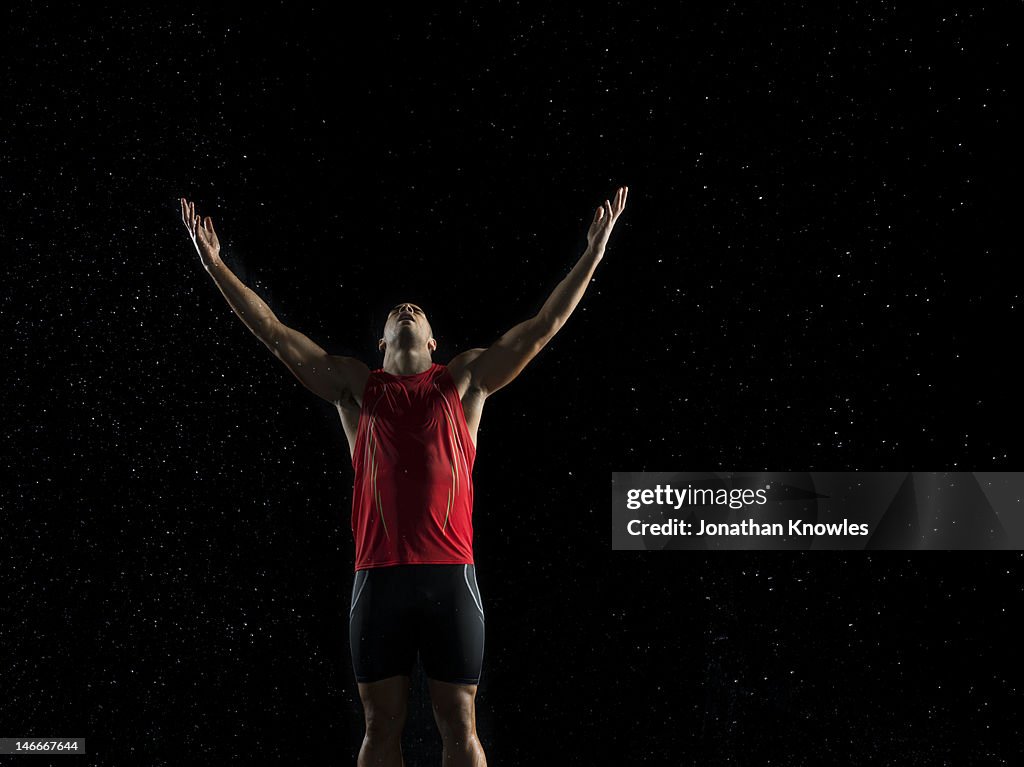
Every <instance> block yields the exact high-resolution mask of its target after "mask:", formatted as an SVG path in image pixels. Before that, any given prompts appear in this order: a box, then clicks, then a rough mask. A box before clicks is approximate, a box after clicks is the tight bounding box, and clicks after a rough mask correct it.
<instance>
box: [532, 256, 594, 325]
mask: <svg viewBox="0 0 1024 767" xmlns="http://www.w3.org/2000/svg"><path fill="white" fill-rule="evenodd" d="M603 257H604V252H603V250H595V249H592V248H589V247H588V248H587V249H586V250H585V251H584V253H583V255H582V256H580V259H579V261H577V262H576V265H575V266H574V267H573V268H572V271H570V272H569V274H567V275H566V276H565V277H564V278H563V279H562V281H561V282H559V283H558V285H557V286H556V287H555V289H554V290H553V291H552V292H551V295H550V296H549V297H548V300H547V301H545V302H544V306H542V307H541V310H540V311H539V312H538V313H537V317H538V318H540V319H541V320H542V321H543V322H545V323H546V324H548V325H550V326H551V328H553V329H554V330H557V329H558V328H560V327H561V326H562V325H563V324H564V323H565V321H566V320H567V319H569V315H570V314H572V313H573V310H574V309H575V308H576V305H577V304H578V303H579V302H580V299H581V298H583V294H584V293H585V292H586V290H587V286H588V285H589V284H590V280H591V278H592V277H593V276H594V270H595V269H597V265H598V263H600V261H601V259H602V258H603Z"/></svg>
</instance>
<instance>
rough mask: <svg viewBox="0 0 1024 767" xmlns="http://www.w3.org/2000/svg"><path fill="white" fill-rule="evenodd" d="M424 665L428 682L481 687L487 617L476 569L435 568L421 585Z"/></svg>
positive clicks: (455, 566)
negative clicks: (429, 680)
mask: <svg viewBox="0 0 1024 767" xmlns="http://www.w3.org/2000/svg"><path fill="white" fill-rule="evenodd" d="M421 588H422V591H421V595H420V598H421V605H420V608H421V612H420V620H419V634H420V661H421V663H422V664H423V672H424V674H426V676H427V678H428V679H433V680H436V681H439V682H449V683H452V684H479V682H480V675H481V672H482V669H483V659H484V628H485V614H484V607H483V600H482V598H481V597H480V589H479V586H478V585H477V582H476V567H474V566H473V565H439V566H436V567H432V568H431V570H430V571H429V572H426V573H425V577H424V578H423V579H422V581H421Z"/></svg>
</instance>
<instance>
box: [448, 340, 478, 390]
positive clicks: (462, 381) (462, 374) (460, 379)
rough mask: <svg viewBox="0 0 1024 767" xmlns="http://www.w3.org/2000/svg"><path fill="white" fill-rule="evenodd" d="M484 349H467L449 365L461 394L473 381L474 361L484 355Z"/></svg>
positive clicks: (449, 370)
mask: <svg viewBox="0 0 1024 767" xmlns="http://www.w3.org/2000/svg"><path fill="white" fill-rule="evenodd" d="M484 351H485V350H484V349H467V350H466V351H464V352H462V353H461V354H458V355H456V356H455V357H453V358H452V361H451V362H449V363H448V365H447V368H448V372H449V373H450V374H451V376H452V378H453V379H454V381H455V385H456V386H457V387H458V389H459V392H460V393H465V391H466V389H467V388H469V385H470V383H471V380H472V374H473V368H472V366H473V361H474V360H475V359H476V358H477V357H479V356H480V355H481V354H483V353H484Z"/></svg>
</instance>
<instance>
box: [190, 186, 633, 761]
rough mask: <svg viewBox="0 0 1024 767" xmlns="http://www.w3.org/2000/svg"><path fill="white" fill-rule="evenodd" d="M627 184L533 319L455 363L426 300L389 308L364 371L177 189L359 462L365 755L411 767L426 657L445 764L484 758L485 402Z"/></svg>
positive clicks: (262, 333)
mask: <svg viewBox="0 0 1024 767" xmlns="http://www.w3.org/2000/svg"><path fill="white" fill-rule="evenodd" d="M628 190H629V188H628V187H625V186H623V187H620V188H619V189H618V190H617V191H616V193H615V199H614V201H611V200H605V201H604V204H603V205H599V206H598V207H597V209H596V210H595V212H594V218H593V220H592V221H591V224H590V229H589V231H588V232H587V249H586V251H585V252H584V253H583V255H582V256H581V257H580V259H579V261H578V262H577V263H576V265H575V266H574V267H573V268H572V270H571V271H570V272H569V274H568V275H567V276H566V277H565V278H564V279H563V280H562V281H561V282H560V283H559V284H558V286H557V287H556V288H555V289H554V291H553V292H552V293H551V295H550V297H549V298H548V299H547V301H546V302H545V303H544V305H543V306H542V307H541V309H540V311H539V312H538V313H537V315H536V316H535V317H531V318H530V319H528V320H526V321H524V322H521V323H519V324H518V325H516V326H515V327H514V328H512V329H511V330H510V331H508V332H507V333H505V334H504V335H503V336H501V338H499V339H498V340H497V341H495V342H494V343H493V344H491V346H490V347H488V348H486V349H469V350H468V351H465V352H463V353H462V354H459V355H457V356H456V357H455V358H454V359H452V360H451V362H449V363H448V364H447V365H440V364H438V363H436V362H434V361H433V359H432V356H431V355H432V353H433V352H434V350H435V349H436V348H437V342H436V341H435V340H434V337H433V330H432V328H431V326H430V323H429V322H428V320H427V317H426V314H425V312H424V311H423V309H422V308H421V307H419V306H417V305H416V304H412V303H400V304H397V305H396V306H394V307H393V308H392V309H391V311H390V313H389V314H388V317H387V320H386V322H385V325H384V335H383V337H382V338H381V339H380V341H379V343H378V348H379V349H380V350H381V351H383V352H384V363H383V365H382V367H380V368H377V369H376V370H372V371H371V370H370V369H369V368H368V367H367V366H366V365H365V364H364V363H363V362H361V361H360V360H357V359H355V358H353V357H346V356H338V355H333V354H328V353H327V352H325V351H324V350H323V349H322V348H320V346H318V345H317V344H316V343H314V342H313V341H311V340H310V339H309V338H307V337H306V336H305V335H303V334H302V333H300V332H298V331H297V330H294V329H293V328H290V327H287V326H285V325H284V324H282V323H281V322H280V321H279V320H278V319H277V317H276V316H275V315H274V313H273V312H272V311H271V310H270V308H269V307H268V306H267V305H266V304H265V303H264V302H263V301H262V300H261V299H260V298H259V296H257V295H256V294H255V293H254V292H253V291H252V290H250V289H249V288H248V287H246V286H245V285H244V284H242V283H241V282H240V281H239V280H238V278H237V277H236V276H235V275H234V274H233V273H232V272H231V271H230V270H229V269H228V268H227V267H226V266H225V265H224V263H223V261H221V259H220V243H219V241H218V238H217V234H216V232H215V231H214V228H213V221H212V220H211V219H210V217H209V216H207V217H206V218H205V219H203V218H202V217H200V216H199V215H197V214H196V211H195V204H194V203H190V202H188V201H187V200H185V199H184V198H182V199H181V215H182V220H183V221H184V222H185V225H186V226H187V228H188V231H189V234H190V235H191V236H192V241H193V243H194V244H195V246H196V249H197V250H198V252H199V256H200V259H201V261H202V264H203V266H204V267H205V268H206V270H207V272H208V273H209V274H210V276H211V277H212V278H213V279H214V281H215V282H216V284H217V287H218V288H219V289H220V291H221V293H222V294H223V295H224V298H225V299H226V300H227V302H228V304H229V305H230V306H231V308H232V309H233V310H234V311H235V313H236V314H237V315H238V316H239V318H240V319H241V320H242V322H244V323H245V325H246V326H247V327H248V328H249V330H251V331H252V332H253V334H255V335H256V337H257V338H259V339H260V340H261V341H262V342H263V343H264V344H265V345H266V346H267V347H268V348H269V349H270V350H271V351H272V352H273V353H274V355H275V356H276V357H277V358H278V359H279V360H281V361H282V362H283V363H284V364H285V365H286V366H287V367H288V369H289V370H290V371H291V372H292V373H293V374H294V375H295V377H296V378H297V379H298V380H299V381H300V382H302V384H303V385H304V386H306V387H307V388H309V389H310V390H311V391H312V392H313V393H315V394H317V395H319V396H320V397H322V398H324V399H325V400H327V401H328V402H330V403H332V404H333V405H335V407H337V409H338V414H339V416H340V418H341V423H342V426H343V428H344V430H345V435H346V437H347V438H348V444H349V450H350V453H351V455H352V466H353V469H354V471H355V482H354V488H353V499H352V532H353V536H354V538H355V549H356V558H355V577H354V580H353V586H352V601H351V607H350V611H349V635H350V641H351V649H352V665H353V670H354V671H355V676H356V681H357V683H358V686H359V696H360V698H361V699H362V702H363V709H364V714H365V719H366V735H365V737H364V739H363V744H362V747H361V749H360V751H359V759H358V763H357V764H358V765H359V766H362V765H396V766H399V765H403V764H404V762H403V760H402V750H401V734H402V728H403V726H404V724H405V717H406V704H407V701H408V695H409V688H410V681H411V673H412V667H413V664H414V662H415V659H416V656H417V653H418V654H419V658H420V662H421V663H422V666H423V670H424V673H425V675H426V677H427V680H428V684H429V687H430V698H431V702H432V705H433V710H434V716H435V719H436V721H437V725H438V728H439V730H440V731H441V736H442V741H443V743H444V754H443V763H444V764H445V765H474V766H477V765H486V760H485V757H484V752H483V747H482V746H481V744H480V740H479V738H478V737H477V733H476V704H475V700H476V691H477V685H478V683H479V681H480V673H481V668H482V664H483V650H484V618H485V616H484V609H483V601H482V599H481V595H480V589H479V586H478V585H477V581H476V567H475V564H474V561H473V525H472V513H473V482H472V472H473V463H474V460H475V458H476V434H477V429H478V427H479V425H480V415H481V413H482V411H483V405H484V400H486V399H487V397H489V396H490V395H492V394H494V392H496V391H498V390H499V389H501V388H502V387H503V386H505V385H506V384H508V383H509V382H510V381H512V380H513V379H514V378H515V377H516V376H518V375H519V373H520V372H521V371H522V370H523V368H524V367H526V365H527V364H528V363H529V362H530V360H532V359H533V358H534V357H535V356H536V355H537V353H538V352H540V350H541V349H543V348H544V346H545V345H546V344H547V343H548V342H549V341H550V340H551V338H552V337H553V336H554V335H555V333H557V332H558V331H559V329H560V328H561V327H562V325H564V324H565V322H566V320H567V319H568V318H569V315H570V314H572V312H573V310H574V309H575V308H576V305H577V304H578V303H579V301H580V299H581V298H582V297H583V293H584V291H585V290H586V288H587V285H588V284H589V283H590V279H591V277H592V276H593V274H594V270H595V269H596V268H597V265H598V263H600V261H601V259H602V258H603V257H604V252H605V247H606V246H607V244H608V238H609V236H610V235H611V232H612V229H613V227H614V226H615V222H616V221H617V220H618V218H619V216H620V215H621V214H622V211H623V209H624V208H625V205H626V195H627V193H628Z"/></svg>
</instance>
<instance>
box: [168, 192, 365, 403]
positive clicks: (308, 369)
mask: <svg viewBox="0 0 1024 767" xmlns="http://www.w3.org/2000/svg"><path fill="white" fill-rule="evenodd" d="M181 218H182V221H184V222H185V226H186V228H187V229H188V232H189V235H190V236H191V237H192V243H193V244H194V245H195V246H196V250H197V251H198V252H199V258H200V261H202V264H203V267H204V268H205V269H206V271H207V272H208V273H209V275H210V276H211V277H212V278H213V281H214V282H215V283H216V284H217V287H218V288H219V289H220V292H221V294H223V296H224V298H225V300H226V301H227V302H228V305H229V306H230V307H231V308H232V309H233V310H234V312H235V314H237V315H238V317H239V319H241V320H242V322H243V323H244V324H245V326H246V327H247V328H249V330H250V331H252V333H253V335H255V336H256V337H257V338H258V339H260V341H262V342H263V343H264V344H265V345H266V346H267V348H268V349H270V351H271V352H272V353H273V354H274V356H275V357H277V358H278V359H279V360H281V362H283V363H284V364H285V366H286V367H287V368H288V370H290V371H291V373H292V374H293V375H294V376H295V377H296V378H297V379H298V380H299V382H300V383H302V385H303V386H305V387H306V388H308V389H309V390H310V391H312V392H313V393H314V394H316V395H318V396H320V397H322V398H323V399H325V400H327V401H328V402H331V403H335V404H337V403H338V402H340V401H342V400H345V399H347V398H348V397H349V396H351V394H352V391H353V385H354V383H355V382H356V381H358V380H360V376H362V378H363V379H364V380H365V376H366V375H369V369H368V368H367V367H366V365H365V364H364V363H363V362H361V361H360V360H357V359H355V358H354V357H344V356H338V355H333V354H328V353H327V352H325V351H324V350H323V349H322V348H320V346H319V345H318V344H316V343H315V342H313V341H311V340H310V339H309V338H307V337H306V336H305V335H303V334H302V333H300V332H299V331H297V330H295V329H293V328H290V327H288V326H287V325H285V324H284V323H282V322H281V321H280V320H279V319H278V318H277V316H276V315H275V314H274V312H272V311H271V309H270V307H269V306H267V304H266V303H265V302H264V301H263V299H261V298H260V297H259V296H258V295H256V293H254V292H253V291H252V290H251V289H249V288H248V287H247V286H246V285H245V284H244V283H242V281H241V280H239V279H238V277H236V276H235V274H234V273H233V272H232V271H231V270H230V269H228V267H227V266H226V265H225V264H224V262H223V261H222V260H221V258H220V241H219V240H218V238H217V233H216V232H215V231H214V229H213V220H212V219H211V218H210V217H209V216H207V217H206V218H205V219H203V218H202V217H201V216H198V215H196V212H195V203H193V202H188V201H187V200H185V198H182V199H181ZM364 369H365V374H364Z"/></svg>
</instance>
